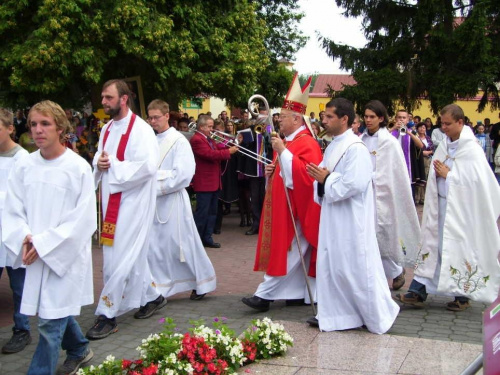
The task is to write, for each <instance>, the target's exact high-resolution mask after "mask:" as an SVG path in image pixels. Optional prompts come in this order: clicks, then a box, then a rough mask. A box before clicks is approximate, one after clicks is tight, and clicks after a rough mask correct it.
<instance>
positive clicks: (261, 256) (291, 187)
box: [242, 75, 322, 311]
mask: <svg viewBox="0 0 500 375" xmlns="http://www.w3.org/2000/svg"><path fill="white" fill-rule="evenodd" d="M309 85H310V80H309V81H308V82H307V83H306V86H305V87H304V88H303V89H301V87H300V84H299V82H298V77H297V75H295V77H294V80H293V83H292V87H291V88H290V90H289V92H288V94H287V97H286V98H285V102H284V104H283V107H282V110H281V114H280V118H279V125H280V131H281V132H282V133H283V134H284V136H285V140H284V141H283V140H281V138H279V137H278V136H272V137H271V145H272V148H273V150H274V152H275V154H277V155H279V160H280V163H278V162H277V159H276V157H277V155H275V159H274V163H272V164H268V165H266V167H265V175H266V177H268V182H267V189H266V194H265V199H264V206H263V209H262V215H261V220H260V227H259V239H258V243H257V255H256V259H255V266H254V271H264V272H265V275H264V281H263V282H262V283H261V284H260V285H259V287H258V288H257V291H256V292H255V294H254V296H252V297H250V298H243V299H242V302H243V303H244V304H246V305H247V306H250V307H252V308H254V309H256V310H258V311H267V310H268V309H269V306H270V303H271V302H272V301H274V300H277V299H284V300H287V305H298V304H303V303H304V299H305V298H307V300H306V301H305V302H309V303H310V302H311V301H310V298H309V295H308V292H307V288H306V275H304V272H303V270H302V266H301V257H300V253H299V251H301V252H302V254H304V258H305V261H306V263H307V267H308V268H309V275H314V274H315V262H314V259H315V255H316V247H317V244H318V228H319V211H320V207H319V206H318V205H317V204H315V203H314V200H313V179H312V177H310V176H309V175H308V174H307V172H306V165H307V164H309V163H314V164H318V163H319V162H320V161H321V159H322V155H321V150H320V148H319V146H318V143H317V142H316V140H315V139H314V137H313V135H312V131H311V129H310V128H308V127H307V125H306V123H305V121H304V118H303V115H304V114H305V112H306V105H307V100H308V96H309ZM285 183H286V185H285ZM285 189H287V191H285ZM287 193H288V196H289V198H290V204H291V206H292V207H291V208H292V209H291V210H290V208H289V207H288V204H287V198H286V196H287ZM290 211H292V212H293V213H294V219H295V224H296V225H295V227H296V229H297V235H298V236H297V237H298V241H295V239H294V238H295V230H294V225H293V224H294V223H293V221H292V217H291V215H290ZM299 249H300V250H299ZM308 279H309V283H310V284H312V286H313V287H312V290H313V291H314V279H312V278H310V277H309V276H308ZM312 295H313V296H314V293H312ZM306 296H307V297H306ZM313 299H314V297H313Z"/></svg>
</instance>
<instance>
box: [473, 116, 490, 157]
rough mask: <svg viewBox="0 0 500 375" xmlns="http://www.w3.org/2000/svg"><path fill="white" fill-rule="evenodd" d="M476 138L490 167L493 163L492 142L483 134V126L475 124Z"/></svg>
mask: <svg viewBox="0 0 500 375" xmlns="http://www.w3.org/2000/svg"><path fill="white" fill-rule="evenodd" d="M475 130H476V138H477V141H478V143H479V145H480V146H481V148H482V149H483V151H484V155H485V156H486V160H487V161H488V163H490V165H492V163H493V153H492V147H491V144H492V140H491V139H490V138H489V137H488V136H487V135H486V134H485V132H484V130H485V128H484V125H483V124H482V123H480V124H477V126H476V129H475Z"/></svg>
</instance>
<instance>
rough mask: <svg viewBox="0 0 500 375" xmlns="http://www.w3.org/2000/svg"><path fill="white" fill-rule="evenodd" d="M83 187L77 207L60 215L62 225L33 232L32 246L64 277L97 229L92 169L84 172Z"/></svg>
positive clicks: (82, 177)
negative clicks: (36, 232) (83, 245)
mask: <svg viewBox="0 0 500 375" xmlns="http://www.w3.org/2000/svg"><path fill="white" fill-rule="evenodd" d="M81 186H82V190H81V193H80V196H79V197H78V200H77V204H76V206H75V208H74V209H72V210H69V211H68V212H66V213H65V214H64V216H62V217H61V220H60V224H59V225H58V226H56V227H53V228H49V229H47V230H45V231H43V232H41V233H38V234H36V235H33V246H34V247H35V249H36V250H37V252H38V255H39V256H40V258H41V259H42V260H43V262H45V264H47V265H48V266H49V267H50V268H51V269H52V270H53V271H54V272H55V273H56V274H57V275H58V276H59V277H62V276H64V274H65V273H66V271H67V270H68V269H69V268H70V266H71V264H72V263H73V262H74V261H75V259H76V258H78V255H79V253H80V252H81V248H82V244H84V243H86V242H88V241H89V239H90V237H91V236H92V234H93V233H94V232H95V230H96V228H97V219H96V218H97V213H96V201H95V192H94V189H93V181H92V176H91V174H90V169H89V170H88V172H85V173H83V174H82V176H81ZM56 199H57V198H56Z"/></svg>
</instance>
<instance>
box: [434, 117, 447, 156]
mask: <svg viewBox="0 0 500 375" xmlns="http://www.w3.org/2000/svg"><path fill="white" fill-rule="evenodd" d="M445 137H446V135H445V134H444V131H443V129H441V116H439V117H438V118H437V121H436V125H434V129H433V130H432V134H431V139H432V144H433V145H434V151H436V150H437V148H438V146H439V143H440V142H441V141H442V140H443V139H444V138H445Z"/></svg>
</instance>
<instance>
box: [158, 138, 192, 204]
mask: <svg viewBox="0 0 500 375" xmlns="http://www.w3.org/2000/svg"><path fill="white" fill-rule="evenodd" d="M169 153H171V154H173V155H175V158H173V163H168V161H169V158H168V156H167V157H166V158H165V160H164V161H163V163H162V165H161V167H160V169H159V170H158V172H157V174H156V177H157V183H156V196H161V195H167V194H171V193H175V192H176V191H179V190H181V189H184V188H186V187H188V186H189V183H190V182H191V179H192V178H193V175H194V171H195V166H196V164H195V161H194V155H193V151H192V149H191V145H190V144H189V143H188V142H187V141H186V140H184V139H180V140H178V141H177V142H176V143H175V145H174V146H173V147H172V149H171V150H170V151H169ZM170 160H172V159H170ZM167 164H171V165H168V166H167Z"/></svg>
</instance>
